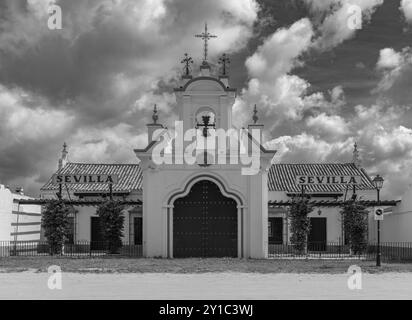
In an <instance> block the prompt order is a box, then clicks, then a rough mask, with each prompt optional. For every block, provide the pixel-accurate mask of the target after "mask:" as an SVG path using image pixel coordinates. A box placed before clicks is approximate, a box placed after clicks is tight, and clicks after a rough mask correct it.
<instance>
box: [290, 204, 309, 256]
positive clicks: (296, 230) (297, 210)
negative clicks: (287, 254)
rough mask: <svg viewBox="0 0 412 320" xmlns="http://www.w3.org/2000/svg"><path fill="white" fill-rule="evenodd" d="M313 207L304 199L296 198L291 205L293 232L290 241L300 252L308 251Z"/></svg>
mask: <svg viewBox="0 0 412 320" xmlns="http://www.w3.org/2000/svg"><path fill="white" fill-rule="evenodd" d="M312 210H313V208H312V207H311V206H309V205H308V202H307V201H305V200H304V199H298V200H294V202H293V204H292V206H291V207H290V212H289V216H290V222H291V226H290V227H291V233H292V236H291V238H290V242H291V243H292V245H293V246H294V248H295V249H296V250H297V251H298V252H299V253H303V252H306V249H307V240H308V234H309V231H310V219H309V217H308V215H309V213H311V212H312Z"/></svg>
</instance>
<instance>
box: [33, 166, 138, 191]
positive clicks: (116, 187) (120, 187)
mask: <svg viewBox="0 0 412 320" xmlns="http://www.w3.org/2000/svg"><path fill="white" fill-rule="evenodd" d="M57 173H58V174H116V175H118V177H119V181H118V183H116V184H113V192H130V191H133V190H141V189H142V170H141V169H140V166H139V165H138V164H88V163H68V164H67V165H66V166H64V168H63V169H61V170H60V171H59V172H57ZM67 186H68V188H69V189H70V190H73V191H77V192H82V191H83V192H93V191H97V192H98V191H108V186H107V184H90V183H88V184H80V183H79V184H70V185H67ZM58 188H59V186H58V184H53V181H52V178H50V179H49V181H48V182H47V183H46V184H45V185H44V186H43V187H42V188H41V190H57V189H58Z"/></svg>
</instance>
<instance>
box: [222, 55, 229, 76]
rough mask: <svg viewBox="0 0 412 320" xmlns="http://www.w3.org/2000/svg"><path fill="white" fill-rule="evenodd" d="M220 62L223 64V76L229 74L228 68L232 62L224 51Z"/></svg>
mask: <svg viewBox="0 0 412 320" xmlns="http://www.w3.org/2000/svg"><path fill="white" fill-rule="evenodd" d="M219 64H221V65H222V76H226V75H227V71H228V70H227V69H228V65H229V64H230V58H229V57H228V56H227V55H226V53H224V54H223V55H222V56H221V57H220V58H219Z"/></svg>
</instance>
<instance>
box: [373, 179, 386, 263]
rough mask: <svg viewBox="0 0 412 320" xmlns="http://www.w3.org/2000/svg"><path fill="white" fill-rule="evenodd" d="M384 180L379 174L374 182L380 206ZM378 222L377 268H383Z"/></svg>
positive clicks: (379, 224) (379, 223)
mask: <svg viewBox="0 0 412 320" xmlns="http://www.w3.org/2000/svg"><path fill="white" fill-rule="evenodd" d="M383 181H384V180H383V178H382V177H381V176H380V175H379V174H378V175H377V176H376V177H375V179H373V180H372V182H373V186H374V187H375V189H376V192H377V201H378V206H379V205H380V201H381V200H380V198H379V193H380V191H381V189H382V187H383ZM377 222H378V230H377V231H378V246H377V248H376V266H377V267H380V266H381V222H380V220H378V221H377Z"/></svg>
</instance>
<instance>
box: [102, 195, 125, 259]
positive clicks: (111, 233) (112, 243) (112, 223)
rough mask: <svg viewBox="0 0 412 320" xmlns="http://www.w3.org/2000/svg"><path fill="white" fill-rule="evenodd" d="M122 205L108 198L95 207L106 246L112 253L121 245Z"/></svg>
mask: <svg viewBox="0 0 412 320" xmlns="http://www.w3.org/2000/svg"><path fill="white" fill-rule="evenodd" d="M123 210H124V206H123V205H122V204H121V203H120V202H118V201H115V200H108V201H105V202H103V203H102V204H100V205H99V206H98V208H97V215H98V216H99V217H100V223H101V230H102V236H103V239H104V241H105V244H106V248H107V249H108V251H109V252H110V253H112V254H115V253H118V252H119V249H120V248H121V247H122V237H123V230H124V214H123Z"/></svg>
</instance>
